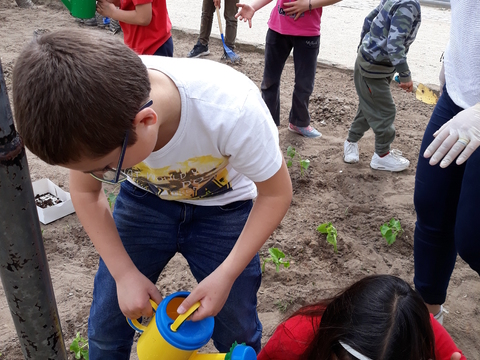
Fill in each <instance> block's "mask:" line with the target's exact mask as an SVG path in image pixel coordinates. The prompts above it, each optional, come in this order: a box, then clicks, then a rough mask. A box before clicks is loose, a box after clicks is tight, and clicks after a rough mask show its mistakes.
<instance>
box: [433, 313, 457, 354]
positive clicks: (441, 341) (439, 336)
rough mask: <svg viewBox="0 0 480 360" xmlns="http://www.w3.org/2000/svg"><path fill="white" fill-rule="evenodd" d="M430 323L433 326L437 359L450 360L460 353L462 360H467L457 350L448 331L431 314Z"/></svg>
mask: <svg viewBox="0 0 480 360" xmlns="http://www.w3.org/2000/svg"><path fill="white" fill-rule="evenodd" d="M430 322H431V324H432V329H433V334H434V335H435V357H436V359H437V360H450V358H451V357H452V354H453V353H454V352H459V353H460V354H461V355H462V357H461V358H460V359H461V360H466V357H465V356H464V355H463V354H462V352H461V351H460V350H459V349H458V348H457V345H455V343H454V342H453V339H452V338H451V337H450V335H449V334H448V332H447V330H445V328H444V327H443V326H442V325H440V323H439V322H438V321H437V320H435V318H434V317H433V315H432V314H430Z"/></svg>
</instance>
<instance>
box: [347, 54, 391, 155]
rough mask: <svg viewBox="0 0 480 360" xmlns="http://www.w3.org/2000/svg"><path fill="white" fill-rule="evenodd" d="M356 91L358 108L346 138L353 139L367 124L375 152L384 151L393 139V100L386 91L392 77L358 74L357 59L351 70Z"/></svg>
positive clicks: (353, 140) (358, 136) (364, 130)
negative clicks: (373, 140) (373, 134)
mask: <svg viewBox="0 0 480 360" xmlns="http://www.w3.org/2000/svg"><path fill="white" fill-rule="evenodd" d="M353 78H354V81H355V88H356V89H357V94H358V100H359V104H358V111H357V115H355V118H354V119H353V122H352V125H351V126H350V130H349V131H348V138H347V140H348V141H350V142H357V141H358V140H360V139H361V138H362V136H363V134H364V133H365V132H366V131H367V130H368V129H370V128H372V130H373V132H374V133H375V152H376V153H377V154H378V155H380V156H381V155H384V154H386V153H388V152H389V151H390V144H391V143H392V142H393V140H394V139H395V127H394V126H393V121H394V120H395V112H396V109H395V103H394V102H393V98H392V93H391V92H390V82H391V81H392V77H390V76H389V77H383V78H368V77H365V76H363V75H362V73H361V69H360V66H359V64H358V60H357V61H356V62H355V69H354V73H353Z"/></svg>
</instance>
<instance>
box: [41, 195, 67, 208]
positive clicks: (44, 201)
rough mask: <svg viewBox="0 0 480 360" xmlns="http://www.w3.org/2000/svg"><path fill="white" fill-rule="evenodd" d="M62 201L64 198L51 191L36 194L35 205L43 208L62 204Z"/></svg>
mask: <svg viewBox="0 0 480 360" xmlns="http://www.w3.org/2000/svg"><path fill="white" fill-rule="evenodd" d="M61 202H62V200H60V199H59V198H58V197H56V196H55V195H52V194H50V193H45V194H38V195H37V196H35V205H37V206H38V207H40V208H42V209H45V208H47V207H49V206H53V205H57V204H60V203H61Z"/></svg>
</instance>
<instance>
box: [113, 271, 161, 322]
mask: <svg viewBox="0 0 480 360" xmlns="http://www.w3.org/2000/svg"><path fill="white" fill-rule="evenodd" d="M116 283H117V296H118V304H119V306H120V310H121V311H122V313H123V315H125V316H126V317H128V318H130V319H138V318H139V317H141V316H145V317H150V316H152V315H153V310H152V305H150V301H149V299H152V300H153V301H155V302H156V303H157V304H160V302H161V301H162V295H160V292H159V291H158V289H157V288H156V286H155V285H154V284H153V283H152V282H151V281H150V280H148V278H147V277H146V276H145V275H143V274H142V273H141V272H140V271H138V270H136V269H135V270H132V271H129V272H126V273H125V275H123V276H122V277H121V278H120V279H119V280H116Z"/></svg>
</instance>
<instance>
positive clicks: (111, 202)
mask: <svg viewBox="0 0 480 360" xmlns="http://www.w3.org/2000/svg"><path fill="white" fill-rule="evenodd" d="M117 189H118V186H116V187H115V188H114V189H113V190H112V191H108V190H107V189H103V192H104V193H105V195H106V196H107V201H108V206H110V210H113V207H114V206H115V201H116V200H117V193H116V190H117Z"/></svg>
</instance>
